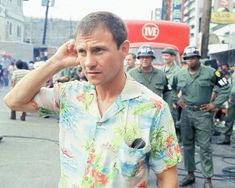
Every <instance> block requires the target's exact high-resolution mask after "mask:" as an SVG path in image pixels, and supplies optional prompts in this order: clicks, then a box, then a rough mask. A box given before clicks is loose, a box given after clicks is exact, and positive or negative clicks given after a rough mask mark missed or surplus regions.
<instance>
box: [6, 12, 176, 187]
mask: <svg viewBox="0 0 235 188" xmlns="http://www.w3.org/2000/svg"><path fill="white" fill-rule="evenodd" d="M128 51H129V41H128V40H127V30H126V27H125V24H124V22H123V21H122V20H121V19H120V18H119V17H117V16H116V15H114V14H112V13H109V12H94V13H91V14H88V15H87V16H86V17H84V18H83V19H82V20H81V21H80V22H79V25H78V28H77V32H76V37H75V40H70V41H68V42H66V43H65V44H63V45H62V46H61V47H60V48H59V49H58V51H57V52H56V54H55V55H54V56H53V57H51V58H50V59H49V60H48V61H47V62H46V63H45V64H44V65H43V66H41V67H39V68H38V69H36V70H34V71H32V73H30V74H29V75H28V76H27V77H25V78H24V79H23V80H21V82H20V83H19V84H17V85H16V87H14V88H13V89H12V90H11V91H10V92H9V93H8V94H7V95H6V96H5V98H4V101H5V103H6V104H7V105H8V106H9V107H10V108H12V109H14V110H21V111H22V110H23V111H37V110H39V111H47V110H48V111H51V110H53V111H59V112H60V122H59V125H60V138H59V140H60V161H61V178H60V182H59V187H61V188H62V187H63V188H70V187H71V188H72V187H81V188H87V187H115V188H116V187H122V188H124V187H128V188H130V187H142V188H143V187H147V176H148V170H149V169H150V168H151V169H152V170H153V171H154V172H155V174H156V176H157V184H158V187H171V188H176V187H178V178H177V168H176V165H177V163H178V162H179V161H180V160H181V154H180V149H179V145H178V143H177V138H176V134H175V131H174V124H173V119H172V117H171V114H170V111H169V107H168V105H167V103H166V102H164V101H163V100H162V98H160V97H159V96H157V95H156V94H154V93H153V92H152V91H150V90H149V89H147V88H146V87H144V86H143V85H141V84H139V83H137V82H136V81H134V80H132V79H131V78H127V76H126V74H125V72H124V67H123V61H124V59H125V57H126V55H127V54H128ZM79 63H80V64H81V66H82V68H83V70H84V71H85V74H86V77H87V79H88V82H85V81H83V82H79V81H70V82H66V83H58V84H55V86H54V88H44V87H41V86H42V85H43V84H44V82H46V81H47V80H48V79H50V78H51V77H52V76H53V75H54V74H55V73H57V72H58V71H60V70H62V69H63V68H65V67H72V66H77V65H78V64H79ZM138 140H140V141H141V142H140V143H137V141H138Z"/></svg>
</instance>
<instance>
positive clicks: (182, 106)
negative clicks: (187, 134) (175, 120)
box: [177, 98, 186, 109]
mask: <svg viewBox="0 0 235 188" xmlns="http://www.w3.org/2000/svg"><path fill="white" fill-rule="evenodd" d="M177 104H178V106H180V107H181V108H182V109H184V108H185V107H186V104H185V102H184V100H183V99H182V98H180V99H179V100H178V102H177Z"/></svg>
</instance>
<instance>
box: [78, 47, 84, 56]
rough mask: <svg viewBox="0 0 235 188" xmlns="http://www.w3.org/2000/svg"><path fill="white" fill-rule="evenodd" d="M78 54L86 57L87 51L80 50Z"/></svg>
mask: <svg viewBox="0 0 235 188" xmlns="http://www.w3.org/2000/svg"><path fill="white" fill-rule="evenodd" d="M78 54H79V55H82V56H85V55H86V51H85V50H83V49H79V50H78Z"/></svg>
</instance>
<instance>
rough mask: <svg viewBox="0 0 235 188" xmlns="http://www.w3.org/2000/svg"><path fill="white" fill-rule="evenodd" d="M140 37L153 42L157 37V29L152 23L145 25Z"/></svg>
mask: <svg viewBox="0 0 235 188" xmlns="http://www.w3.org/2000/svg"><path fill="white" fill-rule="evenodd" d="M142 35H143V37H144V38H145V39H147V40H154V39H156V38H157V36H158V35H159V28H158V26H157V25H156V24H154V23H146V24H145V25H144V26H143V27H142Z"/></svg>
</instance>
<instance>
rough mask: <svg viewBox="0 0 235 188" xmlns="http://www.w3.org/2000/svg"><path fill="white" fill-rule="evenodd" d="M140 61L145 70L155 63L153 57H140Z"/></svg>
mask: <svg viewBox="0 0 235 188" xmlns="http://www.w3.org/2000/svg"><path fill="white" fill-rule="evenodd" d="M139 60H140V63H141V66H142V67H143V68H149V67H152V61H153V58H152V57H149V56H141V57H139Z"/></svg>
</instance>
